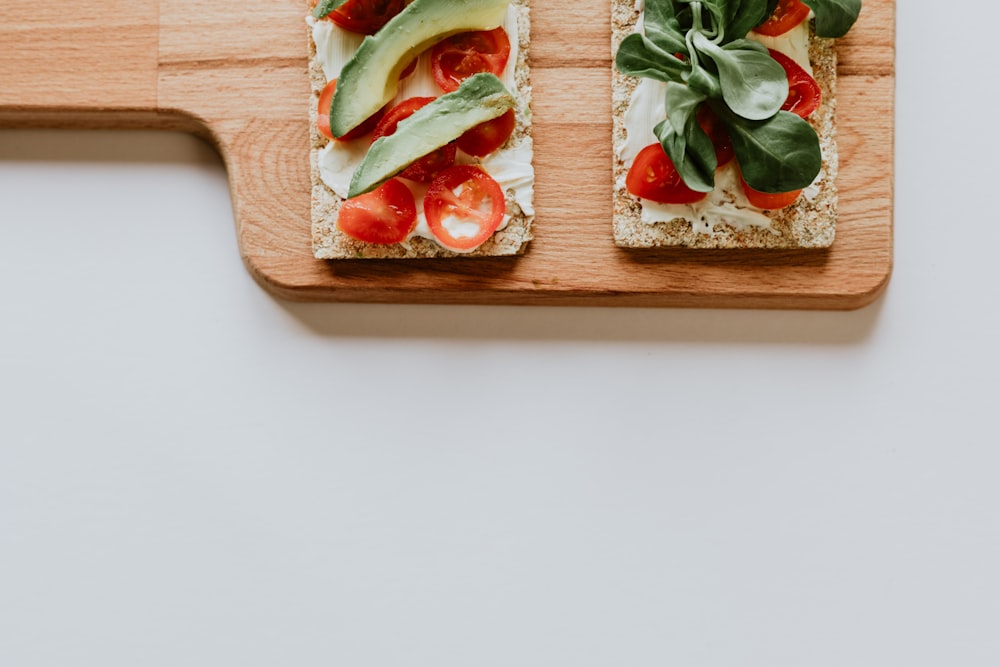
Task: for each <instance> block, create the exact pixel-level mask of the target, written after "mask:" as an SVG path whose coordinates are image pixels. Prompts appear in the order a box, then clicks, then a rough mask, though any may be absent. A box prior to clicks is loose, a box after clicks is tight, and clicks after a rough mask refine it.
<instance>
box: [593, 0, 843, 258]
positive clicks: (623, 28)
mask: <svg viewBox="0 0 1000 667" xmlns="http://www.w3.org/2000/svg"><path fill="white" fill-rule="evenodd" d="M638 17H639V11H638V10H637V9H636V6H635V2H634V0H612V11H611V27H612V39H611V47H612V54H614V53H616V52H617V51H618V45H619V44H620V43H621V41H622V40H623V39H625V37H626V36H628V35H629V34H630V33H632V32H633V30H634V27H635V24H636V21H637V19H638ZM809 60H810V62H811V64H812V67H813V72H814V75H815V78H816V81H817V83H818V84H819V86H820V90H821V93H822V101H821V103H820V107H819V108H818V109H817V110H816V112H815V113H814V114H813V115H812V116H811V117H810V118H809V122H810V124H812V126H813V127H814V128H815V129H816V133H817V135H818V136H819V143H820V149H821V151H822V154H823V166H822V170H821V171H820V175H819V177H818V178H817V180H816V182H815V186H816V187H818V188H819V192H818V194H817V195H816V196H815V197H813V198H812V199H808V198H806V197H804V196H803V197H799V199H798V201H797V202H796V203H794V204H793V205H792V206H789V207H788V208H786V209H782V210H780V211H774V212H766V213H765V214H766V215H768V217H770V218H771V229H757V228H754V229H747V230H744V231H737V230H735V229H734V228H732V227H730V226H729V225H725V224H721V225H716V226H715V229H714V231H713V232H712V233H711V234H703V233H698V232H695V231H694V230H693V229H692V227H691V224H690V223H689V222H688V221H686V220H683V219H677V220H672V221H670V222H661V223H656V224H647V223H645V222H642V220H641V219H640V218H641V211H642V209H641V205H640V203H639V200H638V199H637V198H636V197H635V196H634V195H632V194H630V193H629V192H628V191H627V190H626V189H625V176H626V174H627V173H628V166H627V165H625V164H624V163H623V162H622V161H621V160H619V159H618V157H617V156H618V147H619V146H620V145H621V144H622V143H623V142H624V141H625V121H624V116H625V110H626V109H627V108H628V103H629V98H630V97H631V95H632V91H633V90H635V87H636V85H637V82H638V80H637V79H636V78H634V77H629V76H625V75H623V74H621V73H620V72H618V70H617V68H614V67H612V69H613V73H612V116H613V125H612V128H613V129H612V133H613V142H614V147H615V150H614V152H613V155H614V157H613V160H614V163H613V170H614V214H613V226H614V239H615V244H616V245H618V246H620V247H623V248H656V247H670V246H682V247H690V248H827V247H829V246H830V245H832V244H833V240H834V235H835V231H836V222H837V184H836V179H837V168H838V155H837V137H836V118H835V117H836V104H837V103H836V98H835V92H836V79H837V56H836V51H835V49H834V43H833V40H832V39H823V38H819V37H816V36H815V34H814V33H812V31H810V43H809Z"/></svg>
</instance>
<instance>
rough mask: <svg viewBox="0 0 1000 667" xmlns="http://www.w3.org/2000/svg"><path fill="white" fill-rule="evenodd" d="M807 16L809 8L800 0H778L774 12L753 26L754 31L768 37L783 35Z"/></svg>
mask: <svg viewBox="0 0 1000 667" xmlns="http://www.w3.org/2000/svg"><path fill="white" fill-rule="evenodd" d="M808 16H809V8H808V7H807V6H806V5H804V4H803V3H802V0H778V6H777V7H775V9H774V13H773V14H771V16H770V17H768V19H767V20H766V21H764V22H763V23H761V24H760V25H759V26H757V27H756V28H754V32H757V33H760V34H761V35H768V36H769V37H777V36H778V35H784V34H785V33H786V32H788V31H789V30H791V29H792V28H794V27H795V26H797V25H798V24H800V23H802V22H803V21H805V20H806V17H808Z"/></svg>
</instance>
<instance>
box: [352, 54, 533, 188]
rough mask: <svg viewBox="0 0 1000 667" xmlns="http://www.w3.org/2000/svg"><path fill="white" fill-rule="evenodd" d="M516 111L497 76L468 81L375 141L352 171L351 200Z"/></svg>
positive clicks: (477, 75) (491, 75) (422, 108)
mask: <svg viewBox="0 0 1000 667" xmlns="http://www.w3.org/2000/svg"><path fill="white" fill-rule="evenodd" d="M513 106H514V97H513V96H512V95H511V94H510V92H508V90H507V89H506V88H504V85H503V83H501V81H500V79H498V78H497V77H496V76H494V75H493V74H488V73H483V74H476V75H474V76H471V77H469V78H468V79H466V80H465V81H463V82H462V85H460V86H459V87H458V90H456V91H454V92H451V93H448V94H447V95H442V96H441V97H439V98H437V99H436V100H434V101H433V102H431V103H430V104H427V105H425V106H423V107H421V108H420V109H417V111H416V112H414V114H413V115H412V116H410V117H409V118H407V119H405V120H403V121H401V122H400V123H399V125H397V126H396V131H395V132H393V133H392V134H390V135H388V136H385V137H380V138H379V139H378V140H376V141H375V143H373V144H372V145H371V148H369V149H368V153H367V154H366V155H365V157H364V159H363V160H362V161H361V164H359V165H358V168H357V169H356V170H355V171H354V176H353V177H352V178H351V186H350V188H348V192H347V195H348V197H355V196H357V195H361V194H364V193H366V192H370V191H371V190H374V189H375V188H377V187H378V186H379V185H381V184H382V183H384V182H385V181H387V180H389V179H390V178H392V177H393V176H395V175H396V174H398V173H399V172H401V171H403V170H404V169H406V167H407V166H409V165H410V164H411V163H412V162H414V161H415V160H417V159H419V158H421V157H423V156H424V155H427V154H428V153H430V152H431V151H433V150H436V149H438V148H440V147H441V146H444V145H445V144H447V143H449V142H452V141H454V140H455V139H458V138H459V137H460V136H462V135H463V134H464V133H465V131H466V130H469V129H471V128H473V127H475V126H476V125H479V124H480V123H484V122H486V121H488V120H493V119H494V118H496V117H498V116H502V115H503V114H505V113H506V112H507V110H508V109H511V108H513Z"/></svg>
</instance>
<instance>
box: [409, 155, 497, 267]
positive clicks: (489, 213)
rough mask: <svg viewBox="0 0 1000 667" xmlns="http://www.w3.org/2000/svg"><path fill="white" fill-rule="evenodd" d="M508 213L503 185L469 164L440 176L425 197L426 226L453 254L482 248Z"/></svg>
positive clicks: (449, 170) (453, 168) (459, 166)
mask: <svg viewBox="0 0 1000 667" xmlns="http://www.w3.org/2000/svg"><path fill="white" fill-rule="evenodd" d="M506 210H507V204H506V202H505V201H504V194H503V190H501V189H500V184H499V183H497V182H496V181H495V180H493V177H492V176H490V175H489V174H487V173H486V172H485V171H483V170H482V169H481V168H479V167H477V166H474V165H469V164H460V165H457V166H454V167H452V168H451V169H447V170H445V171H443V172H441V173H440V174H438V176H437V178H435V179H434V180H433V181H432V182H431V184H430V186H429V187H428V188H427V194H426V195H425V196H424V215H426V216H427V226H428V227H430V230H431V233H432V234H434V238H436V239H437V241H438V243H440V244H441V245H442V246H444V247H445V248H447V249H448V250H452V251H454V252H469V251H470V250H475V249H476V248H478V247H479V246H481V245H482V244H483V242H485V241H486V239H488V238H490V237H491V236H493V232H495V231H496V230H497V227H499V226H500V223H501V222H503V216H504V213H505V212H506Z"/></svg>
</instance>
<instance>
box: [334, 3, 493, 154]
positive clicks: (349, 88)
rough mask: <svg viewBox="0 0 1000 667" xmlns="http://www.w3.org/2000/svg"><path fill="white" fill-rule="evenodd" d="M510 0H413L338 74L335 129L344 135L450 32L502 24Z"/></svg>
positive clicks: (392, 94) (381, 103) (367, 39)
mask: <svg viewBox="0 0 1000 667" xmlns="http://www.w3.org/2000/svg"><path fill="white" fill-rule="evenodd" d="M508 4H510V2H509V0H413V2H411V3H410V4H409V5H407V6H406V9H404V10H403V11H402V12H400V13H399V14H397V15H396V16H394V17H393V18H392V20H391V21H389V22H388V23H387V24H385V26H384V27H383V28H382V29H381V30H379V31H378V32H377V33H376V34H375V35H372V36H368V37H365V39H364V41H363V42H362V43H361V46H360V47H358V50H357V51H356V52H355V53H354V55H353V56H352V57H351V59H350V60H348V61H347V62H346V63H345V64H344V68H343V69H342V70H341V72H340V76H339V77H338V78H337V92H336V93H334V96H333V104H332V105H331V106H330V130H331V131H332V132H333V135H334V136H335V137H342V136H344V135H345V134H347V133H348V132H350V131H351V130H352V129H354V128H355V127H357V126H358V125H360V124H361V123H363V122H364V121H365V119H367V118H368V117H369V116H371V115H372V114H373V113H375V112H376V111H378V110H379V109H381V108H382V107H383V106H384V105H385V104H386V103H387V102H388V101H389V100H391V99H392V98H393V97H395V95H396V91H397V89H398V87H399V74H400V72H402V71H403V68H405V67H406V65H408V64H409V62H410V61H411V60H413V59H414V58H415V57H416V56H418V55H420V53H421V52H423V51H424V50H426V49H427V48H428V47H430V46H431V45H433V44H435V43H436V42H439V41H441V40H442V39H444V38H446V37H449V36H451V35H454V34H457V33H460V32H466V31H469V30H492V29H493V28H496V27H497V26H499V25H502V24H503V21H504V17H505V16H506V13H507V5H508Z"/></svg>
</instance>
